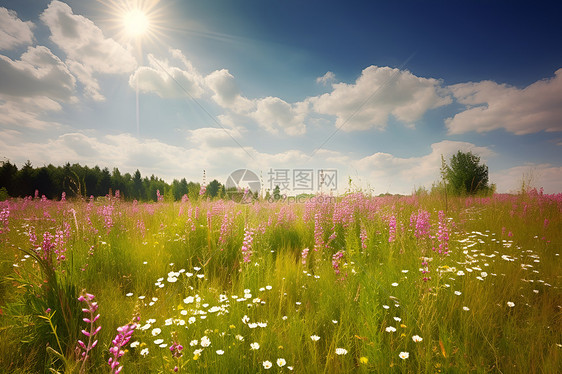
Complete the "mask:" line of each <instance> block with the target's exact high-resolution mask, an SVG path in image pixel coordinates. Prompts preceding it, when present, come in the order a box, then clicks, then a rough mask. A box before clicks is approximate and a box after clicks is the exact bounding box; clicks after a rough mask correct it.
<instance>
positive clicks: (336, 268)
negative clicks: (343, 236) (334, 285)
mask: <svg viewBox="0 0 562 374" xmlns="http://www.w3.org/2000/svg"><path fill="white" fill-rule="evenodd" d="M342 257H343V251H337V252H336V253H335V254H334V255H333V256H332V267H333V268H334V271H335V272H336V274H339V273H340V262H341V259H342Z"/></svg>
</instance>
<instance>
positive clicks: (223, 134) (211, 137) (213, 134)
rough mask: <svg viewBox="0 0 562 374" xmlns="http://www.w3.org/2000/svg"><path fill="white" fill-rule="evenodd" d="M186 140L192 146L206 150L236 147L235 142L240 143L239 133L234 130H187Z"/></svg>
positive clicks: (209, 128) (208, 128) (207, 128)
mask: <svg viewBox="0 0 562 374" xmlns="http://www.w3.org/2000/svg"><path fill="white" fill-rule="evenodd" d="M187 140H188V141H189V142H190V143H191V144H192V145H198V146H201V147H205V148H208V149H213V148H221V147H232V146H236V145H237V144H236V142H235V140H236V141H238V142H241V141H242V139H241V136H240V133H239V132H238V131H237V130H234V129H218V128H213V127H203V128H199V129H195V130H189V131H188V134H187Z"/></svg>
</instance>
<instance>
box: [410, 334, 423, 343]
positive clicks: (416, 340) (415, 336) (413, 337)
mask: <svg viewBox="0 0 562 374" xmlns="http://www.w3.org/2000/svg"><path fill="white" fill-rule="evenodd" d="M412 340H413V341H414V343H419V342H421V341H422V340H423V338H422V337H421V336H419V335H414V336H412Z"/></svg>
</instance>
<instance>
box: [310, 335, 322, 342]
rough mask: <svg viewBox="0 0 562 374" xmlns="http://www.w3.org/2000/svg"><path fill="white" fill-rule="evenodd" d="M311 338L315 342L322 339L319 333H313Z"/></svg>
mask: <svg viewBox="0 0 562 374" xmlns="http://www.w3.org/2000/svg"><path fill="white" fill-rule="evenodd" d="M310 339H312V341H313V342H317V341H318V340H320V337H319V336H318V335H311V336H310Z"/></svg>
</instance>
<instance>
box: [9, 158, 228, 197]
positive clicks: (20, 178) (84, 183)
mask: <svg viewBox="0 0 562 374" xmlns="http://www.w3.org/2000/svg"><path fill="white" fill-rule="evenodd" d="M1 164H2V165H1V167H0V188H1V191H0V197H2V195H3V197H4V198H6V197H8V196H11V197H26V196H35V194H36V191H37V193H38V194H39V196H43V195H45V197H47V198H48V199H60V198H61V196H62V194H63V192H64V193H65V194H66V196H67V197H84V198H88V197H90V196H94V197H98V196H106V195H107V194H109V193H110V192H113V193H115V192H116V191H119V194H120V196H121V197H122V198H124V199H126V200H139V201H156V200H157V199H158V193H160V196H162V197H163V198H164V199H166V200H169V201H170V200H181V199H182V197H183V196H184V195H187V196H188V197H189V198H190V199H197V198H198V197H199V196H200V193H201V192H203V191H204V192H203V196H204V197H211V198H213V197H222V196H223V195H224V186H223V185H222V184H221V183H220V182H219V181H217V180H216V179H215V180H213V181H211V182H210V183H209V184H208V185H207V186H205V189H203V191H202V189H201V184H200V183H196V182H187V180H186V179H185V178H182V179H181V180H177V179H174V180H173V182H172V183H171V184H168V183H166V182H165V181H164V180H163V179H161V178H158V177H156V176H154V175H151V176H150V177H148V176H145V177H142V176H141V173H140V171H139V170H138V169H137V170H136V171H135V172H134V173H133V174H132V175H131V174H130V173H125V174H121V172H120V171H119V169H118V168H113V170H112V171H109V169H108V168H103V169H102V168H100V167H99V166H97V165H96V166H94V167H88V166H82V165H80V164H72V165H71V164H70V163H67V164H65V165H64V166H54V165H52V164H49V165H47V166H42V167H33V165H32V164H31V162H30V161H27V162H26V163H25V164H24V165H23V166H22V167H21V168H18V167H17V166H16V165H15V164H12V163H11V162H10V161H3V162H1Z"/></svg>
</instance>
